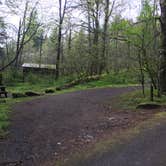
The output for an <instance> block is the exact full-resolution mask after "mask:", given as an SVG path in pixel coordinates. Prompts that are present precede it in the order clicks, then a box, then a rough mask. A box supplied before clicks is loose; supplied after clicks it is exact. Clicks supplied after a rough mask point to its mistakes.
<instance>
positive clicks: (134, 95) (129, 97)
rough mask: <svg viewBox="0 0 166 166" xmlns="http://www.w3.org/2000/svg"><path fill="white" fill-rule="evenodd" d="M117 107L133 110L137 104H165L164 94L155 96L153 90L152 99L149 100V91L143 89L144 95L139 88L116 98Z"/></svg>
mask: <svg viewBox="0 0 166 166" xmlns="http://www.w3.org/2000/svg"><path fill="white" fill-rule="evenodd" d="M118 102H119V105H118V106H117V107H118V108H122V109H125V110H126V109H127V110H128V109H132V110H135V109H136V107H137V106H138V105H139V104H146V103H147V104H160V105H166V96H162V97H160V98H159V97H157V92H154V101H153V102H152V101H150V92H149V90H148V89H146V90H145V96H143V94H142V91H141V90H137V91H133V92H130V93H127V94H124V95H121V96H120V97H119V98H118Z"/></svg>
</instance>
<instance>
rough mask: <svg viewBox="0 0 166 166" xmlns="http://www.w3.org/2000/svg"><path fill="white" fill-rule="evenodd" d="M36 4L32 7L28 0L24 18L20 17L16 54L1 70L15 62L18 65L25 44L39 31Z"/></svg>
mask: <svg viewBox="0 0 166 166" xmlns="http://www.w3.org/2000/svg"><path fill="white" fill-rule="evenodd" d="M8 3H9V2H8ZM9 4H10V3H9ZM9 4H8V5H9ZM36 5H37V4H35V6H34V7H32V6H30V4H29V1H28V0H26V2H25V6H24V12H23V16H22V18H20V21H19V27H18V31H17V41H16V51H15V56H14V58H13V59H12V60H11V61H10V62H9V63H8V64H6V65H5V66H3V67H2V68H0V72H1V71H3V70H5V69H6V68H8V67H9V66H10V65H12V64H13V63H15V66H16V67H18V64H19V63H18V62H19V58H20V55H21V53H22V51H23V49H24V46H25V45H26V44H27V43H29V42H30V41H31V40H32V38H33V36H34V35H35V34H36V33H37V30H38V28H39V27H40V26H41V24H39V23H38V24H34V19H35V18H36V14H37V11H36ZM9 6H10V7H11V6H12V4H10V5H9ZM32 27H33V31H32Z"/></svg>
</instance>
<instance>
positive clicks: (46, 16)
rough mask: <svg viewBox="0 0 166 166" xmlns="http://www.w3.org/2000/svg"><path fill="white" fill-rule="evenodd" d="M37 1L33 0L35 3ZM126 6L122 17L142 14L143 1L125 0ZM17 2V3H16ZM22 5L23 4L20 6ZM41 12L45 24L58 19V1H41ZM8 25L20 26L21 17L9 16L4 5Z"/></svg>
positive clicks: (2, 9)
mask: <svg viewBox="0 0 166 166" xmlns="http://www.w3.org/2000/svg"><path fill="white" fill-rule="evenodd" d="M34 1H35V0H33V2H34ZM123 1H124V4H125V10H123V11H122V12H121V13H122V16H123V17H125V18H128V19H134V20H136V17H137V16H138V14H139V12H140V6H141V0H123ZM2 2H3V3H5V0H2ZM16 2H17V1H16ZM20 5H21V4H20ZM38 7H39V11H40V18H42V21H43V22H45V23H46V22H49V21H50V20H51V18H56V15H57V14H58V13H57V7H58V0H40V3H39V5H38ZM4 13H5V18H6V21H7V22H8V23H11V24H14V25H15V26H18V23H19V16H18V15H14V14H12V15H11V14H9V12H8V11H7V9H6V7H5V6H3V5H0V15H4ZM74 15H75V16H76V17H77V16H78V17H80V14H78V11H77V12H75V13H74Z"/></svg>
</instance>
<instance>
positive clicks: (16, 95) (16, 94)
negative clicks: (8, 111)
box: [12, 93, 27, 98]
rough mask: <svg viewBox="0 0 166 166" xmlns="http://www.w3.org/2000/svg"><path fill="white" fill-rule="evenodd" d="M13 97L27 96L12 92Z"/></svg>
mask: <svg viewBox="0 0 166 166" xmlns="http://www.w3.org/2000/svg"><path fill="white" fill-rule="evenodd" d="M12 97H13V98H21V97H27V95H25V94H24V93H12Z"/></svg>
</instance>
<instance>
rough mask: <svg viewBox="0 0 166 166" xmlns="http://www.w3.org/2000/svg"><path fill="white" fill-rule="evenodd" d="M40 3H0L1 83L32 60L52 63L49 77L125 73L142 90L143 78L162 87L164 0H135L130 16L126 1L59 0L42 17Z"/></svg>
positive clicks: (11, 80)
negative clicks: (10, 20) (140, 85)
mask: <svg viewBox="0 0 166 166" xmlns="http://www.w3.org/2000/svg"><path fill="white" fill-rule="evenodd" d="M41 3H42V2H40V1H36V2H34V1H29V0H27V1H26V0H25V1H22V0H20V1H5V2H3V1H2V2H1V5H2V6H3V8H2V11H1V18H0V23H1V24H0V28H1V29H0V30H1V33H0V35H1V37H0V39H1V40H0V43H1V49H0V52H1V54H0V55H1V56H0V58H1V62H0V64H1V68H0V71H1V75H3V81H4V82H5V83H6V84H12V83H15V82H20V81H22V76H21V75H22V65H23V64H24V63H29V64H33V63H35V64H38V65H39V66H40V64H46V65H55V66H56V71H55V74H54V76H53V77H54V79H55V80H56V79H59V78H62V77H64V76H69V77H74V78H79V77H82V76H93V75H102V74H110V75H111V74H112V75H116V76H118V75H119V77H121V75H122V77H124V78H125V77H127V75H129V76H128V78H129V80H128V81H129V82H134V83H141V84H142V87H143V89H144V86H145V84H147V83H148V84H151V85H152V86H153V87H154V88H155V89H158V93H159V95H160V93H161V92H165V91H166V87H165V86H166V84H165V81H166V80H165V78H166V77H165V51H164V50H165V8H164V7H165V6H164V4H163V3H164V2H163V3H162V1H161V2H160V3H159V2H158V1H157V0H153V1H152V0H151V1H150V0H143V1H142V2H141V3H140V2H138V3H140V11H139V12H138V16H137V17H135V18H132V17H131V16H130V18H127V17H125V16H123V12H125V10H126V6H127V4H126V2H125V1H124V2H123V1H120V0H113V1H110V0H105V1H101V0H94V1H93V0H92V1H88V0H79V1H77V0H76V1H70V0H65V1H59V2H57V3H56V5H57V7H54V8H53V9H50V10H55V13H56V15H52V16H48V17H45V18H44V16H43V15H46V13H45V12H47V10H46V9H45V8H42V7H41ZM48 3H49V2H48ZM50 5H51V4H50ZM160 6H161V10H162V12H163V14H162V15H161V17H160V13H161V10H160ZM41 8H42V9H41ZM41 11H42V14H41ZM52 12H54V11H52ZM135 12H136V10H135ZM2 14H3V15H2ZM9 14H11V15H15V17H16V18H17V19H16V20H17V21H15V25H14V24H12V23H10V22H9V19H6V17H7V15H9ZM130 14H132V13H130ZM128 15H129V13H128ZM53 16H54V18H53ZM42 18H43V19H42ZM13 19H14V18H13ZM45 19H47V21H46V20H45ZM7 21H8V22H7ZM31 74H33V73H31ZM31 76H32V75H31ZM32 77H33V76H32ZM20 79H21V80H20ZM25 79H26V78H25ZM29 79H30V80H31V78H29ZM122 79H123V78H122ZM143 91H144V90H143Z"/></svg>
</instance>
